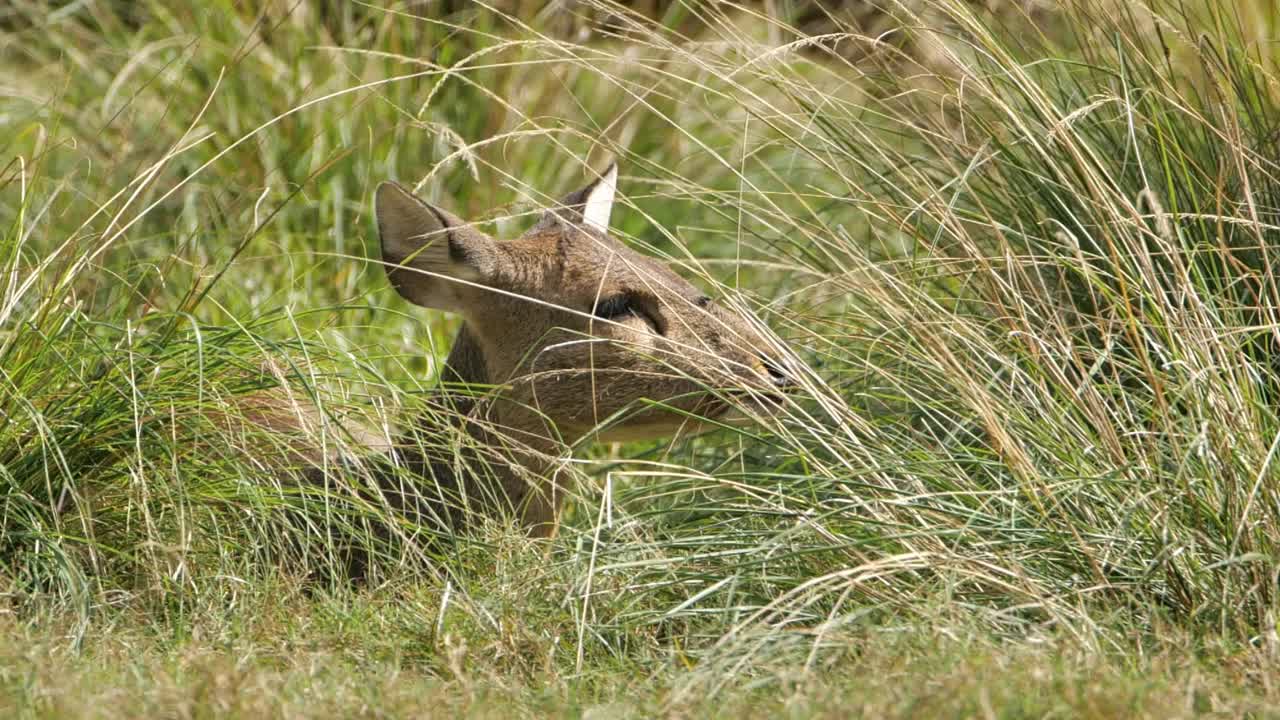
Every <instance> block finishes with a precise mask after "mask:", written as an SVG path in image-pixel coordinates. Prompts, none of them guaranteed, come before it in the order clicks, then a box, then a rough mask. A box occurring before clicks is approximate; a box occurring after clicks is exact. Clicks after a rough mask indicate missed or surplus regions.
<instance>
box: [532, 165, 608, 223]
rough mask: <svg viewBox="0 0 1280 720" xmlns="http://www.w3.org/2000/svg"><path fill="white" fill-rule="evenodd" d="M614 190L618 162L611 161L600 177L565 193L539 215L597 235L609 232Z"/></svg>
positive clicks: (544, 218)
mask: <svg viewBox="0 0 1280 720" xmlns="http://www.w3.org/2000/svg"><path fill="white" fill-rule="evenodd" d="M617 189H618V163H616V162H611V163H609V167H608V168H607V169H606V170H605V171H604V172H603V173H601V175H600V177H599V178H597V179H596V180H594V181H592V182H591V183H589V184H587V186H586V187H584V188H582V189H581V190H578V191H576V192H572V193H569V194H568V195H566V196H565V197H564V199H562V200H561V201H560V203H559V205H557V206H556V207H554V208H552V209H550V210H548V211H547V213H546V215H544V216H543V220H544V222H545V221H555V220H559V221H560V222H567V223H569V224H571V225H577V226H581V227H583V228H586V229H588V230H593V231H595V232H599V233H608V232H609V215H611V214H612V213H613V197H614V194H615V193H616V192H617Z"/></svg>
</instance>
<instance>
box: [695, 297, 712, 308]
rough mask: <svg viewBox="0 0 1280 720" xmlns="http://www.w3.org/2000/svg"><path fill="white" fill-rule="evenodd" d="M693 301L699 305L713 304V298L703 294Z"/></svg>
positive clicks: (702, 306)
mask: <svg viewBox="0 0 1280 720" xmlns="http://www.w3.org/2000/svg"><path fill="white" fill-rule="evenodd" d="M693 302H694V304H695V305H697V306H698V307H700V308H704V307H706V306H708V305H710V304H711V298H709V297H707V296H706V295H702V296H700V297H699V298H698V299H697V300H694V301H693Z"/></svg>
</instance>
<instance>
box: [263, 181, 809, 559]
mask: <svg viewBox="0 0 1280 720" xmlns="http://www.w3.org/2000/svg"><path fill="white" fill-rule="evenodd" d="M617 179H618V166H617V163H616V162H613V163H610V164H609V166H608V168H607V169H606V170H605V171H604V172H603V173H600V174H599V175H598V176H596V178H595V179H594V180H593V181H591V182H589V183H588V184H587V185H586V186H585V187H582V188H581V189H579V190H577V191H575V192H572V193H570V194H569V195H567V196H565V197H564V198H563V199H562V200H560V201H559V202H558V203H555V204H553V205H552V206H550V207H548V208H546V209H545V210H544V211H543V213H542V215H541V218H540V219H539V220H538V221H537V222H536V224H534V226H533V227H532V228H531V229H529V230H528V231H527V232H525V233H524V234H523V235H521V236H520V237H518V238H515V239H511V240H498V239H495V238H493V237H490V236H489V235H486V234H485V233H483V232H481V231H480V230H478V229H477V228H476V227H475V226H474V225H472V224H470V223H467V222H465V221H463V220H462V219H460V218H458V217H456V216H455V215H453V214H452V213H450V212H449V211H447V210H445V209H443V208H439V207H436V206H434V205H431V204H429V203H427V202H426V201H424V200H422V199H420V198H419V197H417V196H416V195H415V194H414V193H413V192H411V191H410V190H408V189H407V188H405V187H404V186H402V185H400V184H398V183H395V182H390V181H388V182H384V183H382V184H381V185H379V186H378V187H377V189H376V191H375V193H374V215H375V217H376V222H377V230H378V237H379V242H380V247H381V255H382V267H383V268H384V269H385V273H386V277H387V279H388V280H389V281H390V284H391V286H392V287H393V288H394V289H395V290H396V292H398V293H399V294H400V295H401V296H402V297H404V298H405V299H406V300H408V301H409V302H411V303H413V304H415V305H418V306H421V307H423V308H430V309H434V310H441V311H445V312H449V313H456V314H458V315H460V316H461V318H462V324H461V326H460V328H459V330H458V331H457V334H456V336H455V337H454V340H453V344H452V348H451V350H450V352H449V354H448V356H447V359H446V360H445V362H444V365H443V368H442V369H441V370H440V371H439V376H440V380H441V383H440V386H439V388H438V389H437V390H436V391H435V395H434V396H433V398H432V400H431V404H432V406H433V407H435V408H445V409H446V411H445V412H440V413H429V415H430V416H431V417H429V418H419V419H418V420H417V423H416V427H415V428H413V430H412V431H410V432H408V433H405V434H402V439H403V438H407V437H408V436H409V435H412V433H413V432H421V433H426V434H429V433H431V432H432V427H431V426H432V424H433V423H438V422H441V418H451V420H444V422H453V423H455V424H457V425H460V426H461V428H460V429H461V430H462V432H463V433H465V435H466V436H468V437H470V438H472V439H473V440H474V441H475V442H474V443H473V445H472V448H473V450H474V449H475V448H480V449H489V450H492V449H494V448H495V447H499V446H500V447H501V448H503V452H496V453H486V455H485V461H484V462H483V463H471V464H470V465H471V467H470V468H467V467H461V466H462V465H466V464H467V463H459V462H458V459H459V458H458V457H457V456H450V457H442V455H449V453H443V454H442V453H432V452H427V451H424V450H423V449H422V448H421V444H420V443H418V444H415V443H413V442H411V441H403V442H388V441H387V440H386V433H379V432H376V431H374V430H372V429H369V428H366V427H360V426H356V427H349V428H347V430H348V432H349V433H350V435H351V437H352V438H354V439H355V441H356V443H357V444H359V445H362V446H364V447H365V448H366V449H367V450H369V452H370V453H371V454H372V455H373V456H375V457H376V458H378V459H379V461H380V462H382V463H383V464H384V465H385V464H386V463H390V464H392V465H395V466H397V467H399V468H400V469H401V470H404V471H405V472H400V473H395V474H391V473H386V472H383V473H382V474H381V476H380V477H379V478H377V485H378V486H379V491H380V494H381V495H382V497H383V499H384V500H386V501H387V503H388V504H389V505H390V506H391V509H392V510H393V511H394V512H396V513H399V514H402V515H406V516H409V517H411V518H413V519H415V520H422V519H424V518H426V519H429V520H430V521H431V522H433V523H434V524H435V525H437V526H444V527H446V528H447V529H449V530H451V531H460V530H464V529H465V528H466V527H467V526H468V525H470V524H473V523H474V521H475V520H474V518H473V517H472V516H473V514H474V513H476V512H479V513H480V514H482V515H500V516H505V517H510V518H512V519H514V520H515V521H516V522H517V523H518V524H519V526H520V527H522V528H523V530H524V531H525V532H526V533H527V534H528V535H529V536H531V537H535V538H546V537H551V536H553V535H554V534H555V533H556V530H557V527H558V521H559V514H560V513H561V510H562V506H563V504H564V499H565V497H566V492H565V488H564V487H563V486H562V481H561V480H560V479H559V475H560V474H561V473H559V472H557V470H556V466H557V463H558V462H559V459H560V457H561V451H562V449H563V448H566V447H578V446H581V445H583V444H590V443H592V442H619V441H632V440H642V439H660V438H665V437H669V436H672V435H674V434H676V433H680V432H693V431H698V430H701V429H704V428H705V427H706V426H708V425H716V424H740V423H743V422H751V421H752V419H753V418H758V417H759V414H760V413H775V412H777V410H778V408H779V407H780V406H781V404H782V402H783V400H784V398H783V393H785V392H786V391H788V390H789V389H791V388H792V386H793V385H794V381H793V378H792V373H790V372H788V371H787V370H786V368H787V367H789V363H790V361H788V360H786V358H787V350H786V348H785V346H783V345H782V344H781V343H780V342H779V341H778V340H776V339H775V338H773V336H771V335H770V334H769V333H768V331H767V329H766V328H765V327H764V326H763V325H762V324H761V323H760V322H759V321H758V320H756V319H754V317H752V316H750V315H749V314H747V313H744V312H741V311H738V310H735V309H733V308H731V307H729V306H727V305H725V304H722V303H718V302H716V301H715V300H714V299H712V298H711V297H710V296H708V295H706V294H704V293H703V292H702V291H701V290H700V289H698V288H697V287H696V286H695V285H693V284H692V283H691V282H689V281H688V280H685V279H684V278H683V277H681V276H680V275H678V274H677V273H675V272H674V271H673V270H672V269H671V268H669V267H668V266H667V265H666V264H664V263H662V262H659V261H658V260H656V259H654V258H651V257H649V256H647V255H644V254H642V253H639V252H637V251H635V250H633V249H631V248H630V247H628V246H627V245H625V244H623V243H622V242H620V241H619V240H617V239H616V238H614V237H613V236H612V235H610V232H609V219H610V215H611V214H612V210H613V206H614V201H615V195H616V188H617ZM477 389H480V390H479V391H478V392H477ZM294 410H297V408H296V407H295V408H294ZM285 414H289V413H288V412H283V413H282V412H280V411H279V410H278V409H276V410H271V411H263V412H259V413H258V419H259V420H260V421H262V424H271V422H272V419H273V417H274V419H279V417H281V416H282V415H285ZM464 454H465V453H464ZM310 465H311V467H310V468H309V472H310V473H311V474H312V481H313V482H324V481H325V479H326V478H327V477H328V473H332V471H333V468H334V467H335V466H342V467H345V468H346V469H348V470H349V469H350V463H349V462H345V461H343V460H341V459H337V458H334V457H332V456H323V455H316V456H312V457H311V458H310ZM476 465H480V466H482V469H480V470H477V469H476V467H475V466H476ZM428 487H429V488H430V491H429V492H428V491H425V488H428ZM462 506H466V508H465V509H461V508H462Z"/></svg>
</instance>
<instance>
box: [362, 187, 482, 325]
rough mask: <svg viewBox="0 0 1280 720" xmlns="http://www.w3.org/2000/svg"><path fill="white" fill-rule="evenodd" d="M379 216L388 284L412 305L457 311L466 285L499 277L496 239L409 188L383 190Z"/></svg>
mask: <svg viewBox="0 0 1280 720" xmlns="http://www.w3.org/2000/svg"><path fill="white" fill-rule="evenodd" d="M374 214H375V215H376V216H377V218H378V236H379V237H380V239H381V241H382V260H383V269H384V270H386V273H387V279H388V280H390V281H391V285H392V287H394V288H395V289H396V291H397V292H399V293H400V294H401V295H402V296H404V297H405V299H407V300H409V301H410V302H413V303H416V304H418V305H422V306H424V307H431V308H437V309H440V310H449V311H453V312H457V311H459V310H461V298H462V295H463V294H464V293H465V292H466V291H467V289H468V286H467V285H466V284H465V282H471V283H485V282H488V281H489V280H490V279H491V277H492V276H493V272H494V265H495V257H496V254H497V244H496V243H495V242H494V241H493V239H492V238H490V237H489V236H488V235H485V234H484V233H482V232H480V231H478V230H476V229H475V228H472V227H470V226H468V225H467V224H466V223H465V222H463V221H462V220H459V219H458V218H457V217H454V216H453V215H451V214H450V213H448V212H446V211H444V210H441V209H440V208H437V207H434V206H432V205H428V204H427V203H425V202H423V201H422V200H420V199H418V197H417V196H416V195H414V194H413V193H411V192H409V190H407V189H405V188H404V187H402V186H400V185H398V184H396V183H393V182H384V183H382V184H381V185H379V186H378V190H377V192H376V193H375V195H374ZM457 281H465V282H457Z"/></svg>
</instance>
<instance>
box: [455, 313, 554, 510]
mask: <svg viewBox="0 0 1280 720" xmlns="http://www.w3.org/2000/svg"><path fill="white" fill-rule="evenodd" d="M440 380H441V383H440V386H439V388H438V389H437V390H436V395H435V399H436V400H438V401H440V402H441V403H443V404H444V405H446V407H448V408H449V409H450V410H451V412H449V413H447V416H448V417H450V418H451V419H452V420H453V422H455V423H457V424H458V425H459V426H461V427H462V428H463V429H464V430H465V431H466V432H467V434H469V435H471V436H472V437H473V438H475V439H476V441H477V442H478V444H481V445H484V446H487V447H496V446H504V447H505V448H506V451H505V452H502V453H499V454H498V455H497V456H498V457H505V458H507V459H508V460H507V461H506V462H505V463H498V462H495V459H496V457H495V455H488V456H487V460H488V464H489V468H490V469H491V470H492V471H493V475H494V476H495V477H492V478H490V479H489V481H488V482H493V481H494V480H497V482H498V484H499V485H500V486H501V495H502V496H503V499H504V501H505V502H506V503H510V507H512V508H513V509H516V510H517V512H518V514H519V515H520V516H521V518H522V523H523V524H524V525H525V526H526V527H527V528H528V529H529V532H530V533H531V534H533V535H547V534H550V533H551V532H553V530H554V527H555V522H554V519H555V514H556V513H557V512H558V510H559V507H560V505H561V504H562V501H563V497H564V496H563V492H562V491H561V489H560V488H559V487H558V484H557V483H556V482H555V476H556V475H558V473H557V472H555V470H554V469H553V467H552V466H553V465H554V464H555V458H556V457H557V456H558V455H559V450H560V449H561V448H562V447H563V446H562V445H561V444H560V442H558V441H557V440H555V439H553V438H552V437H551V436H550V433H549V432H548V431H547V429H546V427H545V425H544V424H543V423H542V422H541V419H540V418H539V417H538V416H536V415H533V414H530V413H528V412H527V411H526V410H524V409H515V408H513V407H512V404H511V403H504V402H503V398H502V396H501V394H497V395H495V394H494V393H495V392H497V393H500V391H499V390H496V389H495V388H492V387H488V388H486V386H491V385H492V384H493V382H494V381H493V379H491V378H490V377H489V372H488V366H487V364H486V362H485V355H484V348H483V346H482V345H481V342H480V339H479V338H478V337H477V335H476V334H475V332H474V331H473V330H472V329H471V328H470V327H469V326H468V325H467V324H466V323H465V322H464V323H463V325H462V327H461V328H459V330H458V334H457V335H456V336H455V337H454V341H453V347H452V349H451V350H450V351H449V357H448V359H446V360H445V365H444V367H443V368H442V369H441V372H440ZM513 409H514V410H515V411H514V412H512V410H513ZM517 418H519V419H517ZM459 480H460V481H461V482H462V483H463V484H465V485H469V484H471V483H475V482H483V480H482V479H480V478H473V477H463V478H459ZM497 489H498V488H492V487H490V488H479V487H473V488H472V493H471V494H472V495H473V496H479V495H480V494H481V493H484V494H492V492H493V491H494V490H497ZM485 491H487V493H485Z"/></svg>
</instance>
